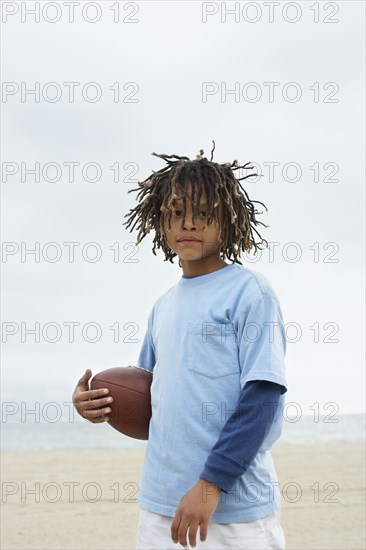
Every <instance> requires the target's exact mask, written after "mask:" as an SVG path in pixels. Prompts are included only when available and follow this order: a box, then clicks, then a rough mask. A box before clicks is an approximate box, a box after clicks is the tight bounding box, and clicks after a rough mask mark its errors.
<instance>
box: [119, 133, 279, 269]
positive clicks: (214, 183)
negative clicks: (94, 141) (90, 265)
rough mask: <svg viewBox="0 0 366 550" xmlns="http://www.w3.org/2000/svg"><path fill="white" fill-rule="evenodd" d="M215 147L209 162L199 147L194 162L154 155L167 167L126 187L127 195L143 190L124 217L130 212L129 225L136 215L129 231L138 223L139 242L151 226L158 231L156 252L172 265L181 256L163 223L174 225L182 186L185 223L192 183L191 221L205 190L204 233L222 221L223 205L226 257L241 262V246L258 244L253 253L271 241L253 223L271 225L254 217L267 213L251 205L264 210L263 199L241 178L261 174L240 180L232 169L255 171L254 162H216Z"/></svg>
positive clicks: (222, 235)
mask: <svg viewBox="0 0 366 550" xmlns="http://www.w3.org/2000/svg"><path fill="white" fill-rule="evenodd" d="M214 150H215V142H214V141H213V149H212V151H211V159H210V161H209V160H207V158H206V157H204V156H203V155H204V151H203V149H201V150H200V152H199V154H198V155H197V156H196V159H195V160H191V159H189V158H188V157H180V156H177V155H165V154H160V155H158V154H157V153H152V155H154V156H156V157H159V158H162V159H164V160H165V161H166V163H167V166H165V167H164V168H162V169H161V170H159V171H158V172H154V171H153V173H152V175H151V176H149V177H148V178H147V179H146V180H144V181H143V182H139V187H137V188H136V189H130V190H129V191H128V193H131V192H132V191H139V190H140V191H139V193H138V195H137V197H136V200H138V198H140V197H141V199H140V202H139V204H138V205H137V206H136V207H135V208H133V209H130V212H129V214H126V215H125V216H124V217H127V216H128V220H127V221H126V222H124V223H123V224H122V225H126V228H128V227H129V226H130V225H131V223H132V222H133V220H134V219H135V218H137V219H136V220H135V223H134V224H133V226H132V227H131V229H130V232H132V230H133V229H134V228H135V226H136V224H137V223H139V225H138V226H137V229H138V230H139V233H138V236H137V241H136V243H135V244H136V245H138V244H139V243H140V242H141V241H142V239H143V238H144V237H145V236H146V235H147V234H148V233H150V230H151V229H154V231H155V237H154V240H153V249H152V251H153V254H154V255H155V256H156V253H155V249H156V248H161V249H162V250H163V252H164V254H165V260H164V261H167V260H169V261H170V262H171V263H173V258H174V257H175V256H176V255H177V254H175V252H173V250H172V249H171V248H170V247H169V246H168V243H167V240H166V237H165V231H164V223H165V222H166V219H167V218H168V224H169V225H168V227H169V229H170V227H171V225H170V222H171V217H172V212H173V209H174V208H173V201H174V199H177V198H178V195H176V191H177V190H178V189H180V190H181V191H182V198H183V220H182V226H181V228H182V229H183V226H184V222H185V216H186V190H187V188H188V186H189V184H191V185H192V197H191V198H192V205H193V221H194V220H195V218H196V216H197V214H198V205H199V204H200V199H201V195H202V191H203V188H204V189H205V192H206V197H207V217H206V218H205V226H204V228H203V231H205V230H207V225H209V224H211V223H212V221H213V219H215V220H216V221H219V220H218V218H217V209H216V207H217V206H218V205H219V203H221V204H222V206H223V216H222V221H221V223H220V225H219V227H220V229H219V231H220V234H219V238H221V239H222V243H221V249H220V256H221V258H222V259H223V260H224V259H225V257H226V258H228V260H230V261H233V262H234V263H238V264H240V265H242V263H241V261H240V260H239V259H238V256H240V251H241V250H243V251H244V252H245V251H248V252H249V251H250V250H251V249H252V248H254V254H256V253H257V250H258V249H259V250H262V248H261V247H260V245H261V244H262V243H266V247H268V242H267V241H266V240H265V239H262V237H261V235H260V234H259V233H258V231H257V230H256V229H255V227H254V226H256V225H258V224H259V225H263V226H264V227H269V226H268V225H266V224H264V223H262V222H260V221H258V220H257V219H256V216H255V215H256V214H263V212H258V210H255V208H254V204H253V203H259V204H261V205H262V206H264V208H265V209H266V211H267V207H266V206H265V205H264V204H263V203H262V202H260V201H253V200H252V201H250V200H249V197H248V195H247V193H246V191H245V189H243V187H242V186H241V184H240V181H241V180H245V179H247V178H249V177H253V176H257V175H258V174H249V175H246V176H244V177H242V178H236V177H235V175H234V171H236V170H239V169H241V168H243V169H249V170H251V169H253V167H252V166H248V165H249V164H250V162H247V163H246V164H244V165H243V166H240V165H239V163H238V161H237V160H234V162H232V163H231V164H230V163H225V164H218V163H216V162H213V161H212V159H213V152H214ZM240 190H242V191H243V193H241V191H240ZM206 223H207V225H206ZM253 231H254V232H255V233H256V234H257V235H258V236H259V238H260V239H261V240H260V242H256V241H255V239H254V236H253Z"/></svg>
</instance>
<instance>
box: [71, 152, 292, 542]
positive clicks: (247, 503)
mask: <svg viewBox="0 0 366 550" xmlns="http://www.w3.org/2000/svg"><path fill="white" fill-rule="evenodd" d="M214 149H215V144H214V148H213V150H212V152H211V160H210V161H208V160H207V159H206V158H205V157H203V151H202V150H201V152H200V155H198V156H197V157H196V159H195V160H194V161H192V160H190V159H189V158H187V157H177V156H175V155H172V156H167V155H156V154H155V153H153V154H154V155H155V156H158V157H160V158H163V159H164V160H165V161H166V162H167V163H168V166H167V167H165V168H164V169H162V170H160V171H159V172H154V173H153V175H152V176H150V177H149V178H148V179H147V180H145V181H144V182H142V183H139V189H140V193H139V195H141V200H140V203H139V204H138V206H137V207H136V208H134V209H133V210H131V211H130V212H131V213H132V214H131V215H130V218H129V221H128V222H126V225H127V227H128V226H129V225H130V224H131V222H132V220H133V219H134V218H135V217H136V216H137V218H138V221H140V225H139V229H140V231H139V234H138V237H137V243H136V244H139V243H140V242H141V240H142V239H143V238H144V236H145V235H146V234H147V233H149V232H150V230H151V229H154V230H155V237H154V241H153V242H154V247H153V253H154V254H155V247H156V246H157V247H158V248H161V249H162V250H163V252H164V253H165V261H166V260H169V261H171V262H172V263H173V261H172V259H173V258H174V257H175V256H178V257H179V265H180V267H182V270H183V275H182V277H181V279H180V280H179V281H178V283H177V284H175V285H174V286H173V287H171V288H170V289H168V291H167V292H165V293H164V294H163V295H162V296H161V297H160V298H158V299H157V300H156V302H155V304H154V305H153V308H152V310H151V312H150V315H149V318H148V327H147V331H146V334H145V338H144V341H143V343H142V347H141V351H140V355H139V358H138V361H137V367H138V368H143V369H145V370H148V371H149V372H151V373H152V374H153V380H152V384H151V404H152V417H151V421H150V426H149V440H148V445H147V449H146V455H145V461H144V466H143V472H142V477H141V483H140V490H139V504H140V514H139V520H138V527H137V545H136V548H137V549H168V548H177V546H176V544H177V543H180V545H182V546H184V547H187V545H190V547H193V548H194V547H197V548H207V549H221V548H222V549H226V548H237V549H241V550H245V549H248V550H249V549H250V550H253V549H260V550H266V549H274V550H283V549H284V548H285V540H284V533H283V530H282V527H281V525H280V507H281V503H280V493H279V490H278V482H277V477H276V472H275V469H274V465H273V461H272V457H271V454H270V448H271V447H272V445H273V443H274V442H275V441H276V440H277V439H278V438H279V436H280V434H281V430H282V410H283V405H284V393H285V392H286V391H287V387H286V378H285V365H284V356H285V351H286V340H285V336H284V331H283V318H282V313H281V309H280V304H279V302H278V298H277V296H276V294H275V292H274V290H273V289H272V287H271V285H270V284H269V282H268V281H267V279H266V278H265V277H264V276H263V275H262V274H260V273H258V272H255V271H253V270H250V269H248V268H244V267H243V266H242V264H241V262H240V261H239V260H238V256H239V255H240V249H242V250H244V251H245V250H248V251H249V250H251V248H254V250H255V251H256V250H257V248H260V247H259V246H258V244H261V243H262V242H266V243H267V241H264V240H263V239H262V241H261V242H260V243H256V242H255V240H254V238H253V230H254V231H255V232H256V233H257V235H259V233H258V232H257V231H256V229H255V228H254V227H253V226H252V224H254V225H257V224H261V222H259V221H257V219H256V217H255V214H257V213H258V212H257V210H255V209H254V206H253V202H258V201H252V202H251V201H250V200H249V197H248V195H247V194H246V192H245V191H244V190H243V191H244V195H243V194H242V193H241V192H240V189H242V188H241V185H240V183H239V182H240V180H241V179H245V178H247V177H250V176H245V177H243V178H240V179H236V178H235V176H234V171H235V170H237V169H239V168H247V165H244V166H239V165H238V164H237V161H234V163H232V164H231V165H230V164H217V163H215V162H212V156H213V151H214ZM173 159H175V160H173ZM248 164H249V163H248ZM131 191H136V189H131ZM129 192H130V191H129ZM144 197H145V198H144ZM143 199H144V200H143ZM260 204H262V203H260ZM263 206H264V205H263ZM134 225H136V222H135V224H134ZM261 225H265V224H261ZM133 227H134V226H133ZM133 227H132V228H131V231H132V229H133ZM265 227H267V226H265ZM259 237H260V235H259ZM267 245H268V243H267ZM155 255H156V254H155ZM225 257H227V258H228V259H229V260H230V259H231V257H232V258H233V260H234V262H233V263H231V264H227V263H226V262H225V261H224V259H225ZM237 264H240V265H237ZM90 376H91V373H90V370H88V371H87V372H86V373H85V374H84V376H83V377H82V378H81V379H80V380H79V384H78V386H77V388H76V389H75V392H74V396H73V400H74V403H75V407H76V408H77V410H78V412H79V413H80V414H82V415H83V416H85V417H87V418H88V419H90V420H91V421H92V422H102V421H105V420H108V416H103V415H107V414H108V412H109V410H110V409H108V408H106V409H102V411H101V410H100V409H99V410H97V411H95V410H94V411H92V410H91V407H92V406H93V407H94V406H95V405H97V406H99V407H102V406H103V405H106V404H107V401H106V398H104V399H99V400H97V401H93V402H92V403H91V402H90V401H88V400H89V399H92V398H94V397H99V396H101V395H102V394H101V393H96V392H91V391H88V380H89V378H90ZM97 391H98V392H101V391H102V390H97ZM101 414H102V416H101V417H100V418H98V415H101ZM198 529H199V531H200V540H197V535H198ZM187 537H188V541H187ZM180 545H179V547H180Z"/></svg>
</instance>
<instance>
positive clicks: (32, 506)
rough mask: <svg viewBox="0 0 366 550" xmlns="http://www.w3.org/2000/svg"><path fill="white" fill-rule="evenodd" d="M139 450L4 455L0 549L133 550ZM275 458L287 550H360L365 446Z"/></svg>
mask: <svg viewBox="0 0 366 550" xmlns="http://www.w3.org/2000/svg"><path fill="white" fill-rule="evenodd" d="M144 452H145V450H144V449H143V448H140V449H126V450H117V451H116V450H107V451H99V450H92V451H87V450H85V451H57V452H56V451H40V452H38V451H32V452H30V451H29V452H5V453H3V455H2V521H1V548H2V549H3V550H8V549H9V550H10V549H17V550H22V549H26V548H27V549H28V548H29V549H37V550H46V549H47V550H48V549H61V548H62V549H65V550H68V549H70V550H71V549H72V550H81V549H83V550H96V549H100V550H102V549H108V550H109V549H117V548H118V549H134V548H135V533H136V524H137V515H138V484H139V479H140V474H141V468H142V464H143V459H144ZM272 456H273V459H274V462H275V466H276V470H277V474H278V479H279V482H280V489H281V493H282V516H281V521H282V526H283V529H284V531H285V534H286V548H287V550H307V549H312V550H315V549H316V550H323V549H324V550H326V549H327V550H336V549H339V550H358V549H360V550H361V549H364V548H365V539H364V535H365V520H364V517H365V448H364V446H363V445H362V444H357V443H345V444H339V443H337V444H329V445H281V444H278V445H275V446H274V447H273V448H272ZM177 548H178V545H177Z"/></svg>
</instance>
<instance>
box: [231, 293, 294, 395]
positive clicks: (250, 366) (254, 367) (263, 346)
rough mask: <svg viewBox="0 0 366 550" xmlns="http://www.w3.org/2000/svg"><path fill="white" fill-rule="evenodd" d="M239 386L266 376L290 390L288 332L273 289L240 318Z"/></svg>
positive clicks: (282, 388) (256, 301)
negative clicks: (287, 354) (287, 380)
mask: <svg viewBox="0 0 366 550" xmlns="http://www.w3.org/2000/svg"><path fill="white" fill-rule="evenodd" d="M236 322H237V326H238V347H239V364H240V369H241V374H240V387H241V388H243V387H244V386H245V384H246V383H247V382H249V381H251V380H267V381H269V382H274V383H276V384H279V385H280V386H281V395H282V394H284V393H285V392H286V391H287V383H286V367H285V354H286V334H285V329H284V322H283V317H282V311H281V307H280V304H279V302H278V299H277V298H276V296H275V295H274V294H273V293H272V292H268V293H264V294H261V295H260V297H259V298H258V297H257V298H255V299H254V300H252V301H251V302H250V304H249V306H248V307H247V308H246V311H245V312H242V313H241V314H240V315H239V316H238V319H237V321H236Z"/></svg>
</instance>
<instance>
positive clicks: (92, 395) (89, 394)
mask: <svg viewBox="0 0 366 550" xmlns="http://www.w3.org/2000/svg"><path fill="white" fill-rule="evenodd" d="M108 394H109V389H108V388H100V389H99V390H87V391H84V392H83V401H88V400H89V399H91V400H93V399H96V398H97V397H107V396H108Z"/></svg>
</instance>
